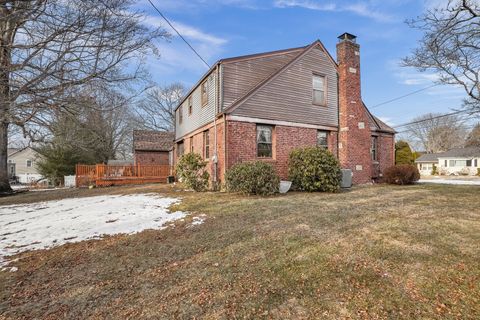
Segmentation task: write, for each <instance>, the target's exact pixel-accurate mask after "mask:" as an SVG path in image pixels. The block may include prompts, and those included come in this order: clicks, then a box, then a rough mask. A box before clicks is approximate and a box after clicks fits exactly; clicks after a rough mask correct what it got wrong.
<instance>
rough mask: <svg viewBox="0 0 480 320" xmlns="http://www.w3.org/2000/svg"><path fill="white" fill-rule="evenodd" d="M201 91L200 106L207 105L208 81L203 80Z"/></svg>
mask: <svg viewBox="0 0 480 320" xmlns="http://www.w3.org/2000/svg"><path fill="white" fill-rule="evenodd" d="M201 90H202V106H204V105H206V104H208V80H205V81H204V82H203V83H202V86H201Z"/></svg>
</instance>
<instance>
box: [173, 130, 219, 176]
mask: <svg viewBox="0 0 480 320" xmlns="http://www.w3.org/2000/svg"><path fill="white" fill-rule="evenodd" d="M223 128H224V125H223V122H222V121H218V122H217V158H218V161H217V172H216V178H217V181H223V176H224V175H223V173H224V163H225V159H224V147H223V131H224V129H223ZM207 130H208V134H209V140H210V157H209V158H208V159H206V160H208V164H207V171H208V173H209V174H210V180H211V181H213V179H214V177H215V163H214V162H213V156H214V152H215V147H214V144H215V131H214V130H215V129H214V126H213V122H212V123H209V124H208V125H206V126H204V127H202V128H199V129H198V130H195V131H194V132H192V133H190V134H188V135H186V136H185V137H184V138H183V143H184V152H185V153H189V152H191V151H192V150H193V152H194V153H197V154H200V155H201V156H202V158H203V159H205V143H204V137H203V133H204V132H205V131H207ZM173 158H174V163H175V164H176V163H177V162H178V156H177V144H175V146H174V155H173Z"/></svg>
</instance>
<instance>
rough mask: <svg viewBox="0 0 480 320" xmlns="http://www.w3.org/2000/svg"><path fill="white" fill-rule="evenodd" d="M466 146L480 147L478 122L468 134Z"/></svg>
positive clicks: (479, 125)
mask: <svg viewBox="0 0 480 320" xmlns="http://www.w3.org/2000/svg"><path fill="white" fill-rule="evenodd" d="M465 146H466V147H479V148H480V123H477V124H476V125H475V126H474V127H473V129H472V131H470V133H469V134H468V137H467V142H466V143H465Z"/></svg>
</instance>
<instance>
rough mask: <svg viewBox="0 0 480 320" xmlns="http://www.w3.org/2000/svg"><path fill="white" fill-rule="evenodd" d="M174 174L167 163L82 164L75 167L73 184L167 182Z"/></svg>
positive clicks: (78, 185) (105, 184) (110, 184)
mask: <svg viewBox="0 0 480 320" xmlns="http://www.w3.org/2000/svg"><path fill="white" fill-rule="evenodd" d="M172 175H174V172H173V167H172V166H169V165H126V166H119V165H106V164H96V165H83V164H77V165H76V167H75V184H76V186H77V187H88V186H92V185H94V186H97V187H99V186H113V185H125V184H144V183H158V182H163V183H166V182H167V178H168V177H169V176H172Z"/></svg>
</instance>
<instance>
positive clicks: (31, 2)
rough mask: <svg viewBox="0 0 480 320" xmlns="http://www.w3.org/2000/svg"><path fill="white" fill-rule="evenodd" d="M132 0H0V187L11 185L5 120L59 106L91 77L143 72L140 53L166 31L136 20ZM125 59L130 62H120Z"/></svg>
mask: <svg viewBox="0 0 480 320" xmlns="http://www.w3.org/2000/svg"><path fill="white" fill-rule="evenodd" d="M133 3H134V1H131V0H82V1H78V0H22V1H20V0H17V1H14V0H0V192H4V191H10V186H9V184H8V174H7V145H8V134H7V132H8V127H9V126H10V125H11V124H14V125H16V126H19V127H22V128H23V127H24V126H25V124H26V123H27V122H28V121H30V120H31V119H32V118H34V117H36V116H37V115H38V114H39V113H41V112H43V111H45V110H49V109H52V108H61V107H62V106H63V105H64V101H65V100H66V99H68V97H69V96H71V94H72V92H74V91H75V88H76V87H78V86H82V85H84V84H86V83H89V82H90V81H93V80H95V81H104V82H108V83H121V82H125V81H130V80H132V79H137V78H138V77H139V76H140V75H141V74H142V68H141V64H140V61H141V60H142V59H141V57H142V56H143V55H145V54H147V53H149V52H151V53H155V54H156V53H157V52H156V50H155V47H154V45H153V44H152V40H153V39H159V38H165V37H168V34H167V33H166V32H165V31H164V30H162V29H157V30H151V29H149V28H147V27H146V26H144V24H143V23H142V16H141V13H139V12H136V11H133V9H132V7H131V5H132V4H133ZM126 63H128V68H125V67H124V66H125V64H126Z"/></svg>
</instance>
